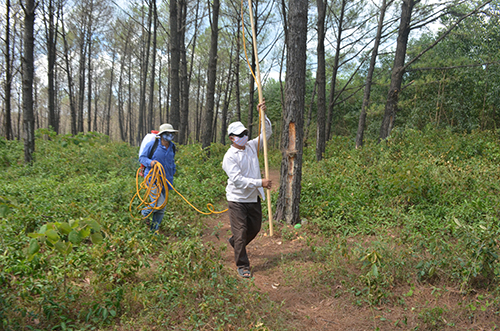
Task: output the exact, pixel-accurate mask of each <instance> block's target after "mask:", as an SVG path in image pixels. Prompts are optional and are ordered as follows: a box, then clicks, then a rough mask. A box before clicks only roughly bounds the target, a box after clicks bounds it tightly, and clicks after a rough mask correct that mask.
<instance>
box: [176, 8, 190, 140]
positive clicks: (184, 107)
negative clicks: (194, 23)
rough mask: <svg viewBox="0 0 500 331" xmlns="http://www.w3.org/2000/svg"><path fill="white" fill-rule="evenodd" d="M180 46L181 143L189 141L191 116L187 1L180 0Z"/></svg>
mask: <svg viewBox="0 0 500 331" xmlns="http://www.w3.org/2000/svg"><path fill="white" fill-rule="evenodd" d="M179 10H180V19H179V39H180V41H179V47H180V55H181V57H180V60H181V61H180V77H179V79H180V83H181V91H180V123H179V124H180V125H179V137H178V139H179V143H180V144H185V143H187V137H188V117H189V81H188V72H187V58H186V42H185V39H186V24H187V20H186V19H187V2H186V1H185V0H179Z"/></svg>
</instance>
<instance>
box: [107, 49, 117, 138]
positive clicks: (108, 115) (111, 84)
mask: <svg viewBox="0 0 500 331" xmlns="http://www.w3.org/2000/svg"><path fill="white" fill-rule="evenodd" d="M115 57H116V51H115V49H113V56H112V58H113V60H112V63H111V73H110V75H111V77H110V79H109V91H108V106H107V110H106V135H107V136H109V135H110V126H111V125H110V124H111V102H112V101H113V81H114V77H115Z"/></svg>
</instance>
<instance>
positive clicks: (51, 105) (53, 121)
mask: <svg viewBox="0 0 500 331" xmlns="http://www.w3.org/2000/svg"><path fill="white" fill-rule="evenodd" d="M44 8H45V4H44ZM55 12H56V8H55V5H54V0H48V8H47V12H45V11H44V23H45V37H46V42H47V62H48V63H47V78H48V82H47V83H48V91H47V103H48V105H47V106H48V110H49V116H48V117H49V118H48V120H49V123H48V127H51V128H52V129H53V130H54V131H55V132H56V133H59V123H58V119H57V116H56V102H55V100H56V99H55V98H56V97H55V94H56V91H55V87H54V85H55V84H54V68H55V63H56V41H57V26H56V24H55V23H54V17H55V16H56V15H55Z"/></svg>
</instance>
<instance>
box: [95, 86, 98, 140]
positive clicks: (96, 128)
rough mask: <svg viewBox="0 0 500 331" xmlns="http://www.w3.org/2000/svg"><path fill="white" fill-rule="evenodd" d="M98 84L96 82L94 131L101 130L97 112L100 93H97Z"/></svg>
mask: <svg viewBox="0 0 500 331" xmlns="http://www.w3.org/2000/svg"><path fill="white" fill-rule="evenodd" d="M97 90H98V88H97V84H94V131H96V132H99V128H98V127H97V113H98V108H97V105H98V104H99V94H98V93H97Z"/></svg>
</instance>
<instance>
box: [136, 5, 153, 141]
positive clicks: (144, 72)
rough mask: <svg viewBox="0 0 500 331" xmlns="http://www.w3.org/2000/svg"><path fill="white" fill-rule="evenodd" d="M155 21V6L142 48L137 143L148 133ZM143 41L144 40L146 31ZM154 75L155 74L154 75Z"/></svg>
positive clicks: (151, 10)
mask: <svg viewBox="0 0 500 331" xmlns="http://www.w3.org/2000/svg"><path fill="white" fill-rule="evenodd" d="M152 20H153V6H152V5H151V4H150V5H149V11H148V29H147V31H146V33H147V37H146V40H147V42H146V43H145V45H144V46H143V48H142V54H144V55H143V58H142V60H141V77H142V78H141V82H140V84H141V92H140V94H141V95H140V96H139V97H140V102H139V115H138V116H139V117H138V121H137V143H139V142H141V141H142V137H144V135H145V134H146V133H147V130H146V86H147V81H148V70H149V49H150V45H151V23H152ZM142 40H144V29H143V36H142ZM152 75H153V73H152Z"/></svg>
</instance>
